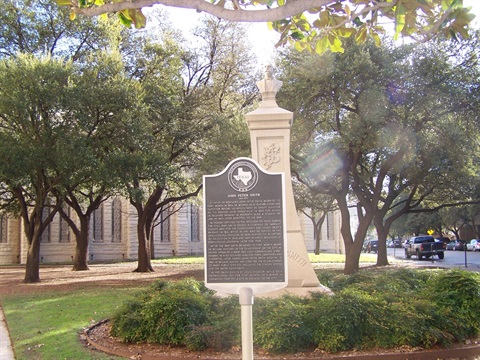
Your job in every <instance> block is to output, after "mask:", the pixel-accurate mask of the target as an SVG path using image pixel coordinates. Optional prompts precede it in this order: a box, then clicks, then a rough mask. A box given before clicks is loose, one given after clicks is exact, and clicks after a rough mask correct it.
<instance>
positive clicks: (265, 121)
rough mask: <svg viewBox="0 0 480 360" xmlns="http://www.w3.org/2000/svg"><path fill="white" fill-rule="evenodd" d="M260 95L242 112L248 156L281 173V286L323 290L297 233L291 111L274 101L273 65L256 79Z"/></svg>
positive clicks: (276, 82) (277, 85)
mask: <svg viewBox="0 0 480 360" xmlns="http://www.w3.org/2000/svg"><path fill="white" fill-rule="evenodd" d="M257 86H258V88H259V89H260V92H261V94H262V101H261V102H260V106H259V107H258V109H256V110H254V111H252V112H250V113H248V114H246V120H247V123H248V127H249V129H250V141H251V146H252V158H253V159H254V160H255V161H256V162H257V163H258V164H260V166H262V167H263V168H264V169H265V170H267V171H270V172H284V173H285V199H286V215H287V224H286V227H287V256H288V261H287V264H288V285H287V288H286V289H285V290H286V291H287V292H291V293H294V294H298V295H306V294H308V292H309V291H326V292H329V290H328V288H326V287H324V286H322V285H321V284H320V282H319V281H318V278H317V276H316V274H315V272H314V270H313V267H312V264H311V263H310V260H309V259H308V254H307V249H306V247H305V243H304V240H303V235H302V233H301V228H300V221H299V219H298V215H297V210H296V207H295V201H294V198H293V188H292V181H291V173H290V128H291V126H292V120H293V113H292V112H290V111H288V110H285V109H282V108H280V107H279V106H278V105H277V102H276V100H275V97H276V94H277V92H278V90H279V89H280V87H281V86H282V82H281V81H279V80H276V79H275V78H274V76H273V67H272V66H271V65H267V67H266V70H265V78H264V79H263V80H260V81H258V82H257Z"/></svg>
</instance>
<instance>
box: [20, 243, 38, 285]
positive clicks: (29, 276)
mask: <svg viewBox="0 0 480 360" xmlns="http://www.w3.org/2000/svg"><path fill="white" fill-rule="evenodd" d="M23 282H24V283H25V284H33V283H37V282H40V236H39V235H38V234H36V235H34V236H33V237H32V239H29V241H28V251H27V263H26V265H25V278H24V280H23Z"/></svg>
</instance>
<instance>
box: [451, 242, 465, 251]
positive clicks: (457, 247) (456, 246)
mask: <svg viewBox="0 0 480 360" xmlns="http://www.w3.org/2000/svg"><path fill="white" fill-rule="evenodd" d="M454 242H455V244H454V245H453V249H452V250H458V251H464V250H465V249H466V248H467V242H466V241H465V240H454Z"/></svg>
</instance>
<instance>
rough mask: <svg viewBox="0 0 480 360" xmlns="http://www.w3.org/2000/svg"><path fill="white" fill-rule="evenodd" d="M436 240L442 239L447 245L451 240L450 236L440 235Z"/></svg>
mask: <svg viewBox="0 0 480 360" xmlns="http://www.w3.org/2000/svg"><path fill="white" fill-rule="evenodd" d="M435 240H437V241H442V242H443V243H444V244H445V245H447V244H448V243H449V242H450V238H448V237H438V238H436V239H435Z"/></svg>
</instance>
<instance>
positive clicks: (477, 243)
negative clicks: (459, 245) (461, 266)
mask: <svg viewBox="0 0 480 360" xmlns="http://www.w3.org/2000/svg"><path fill="white" fill-rule="evenodd" d="M467 251H480V240H477V239H472V240H470V242H469V243H467Z"/></svg>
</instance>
